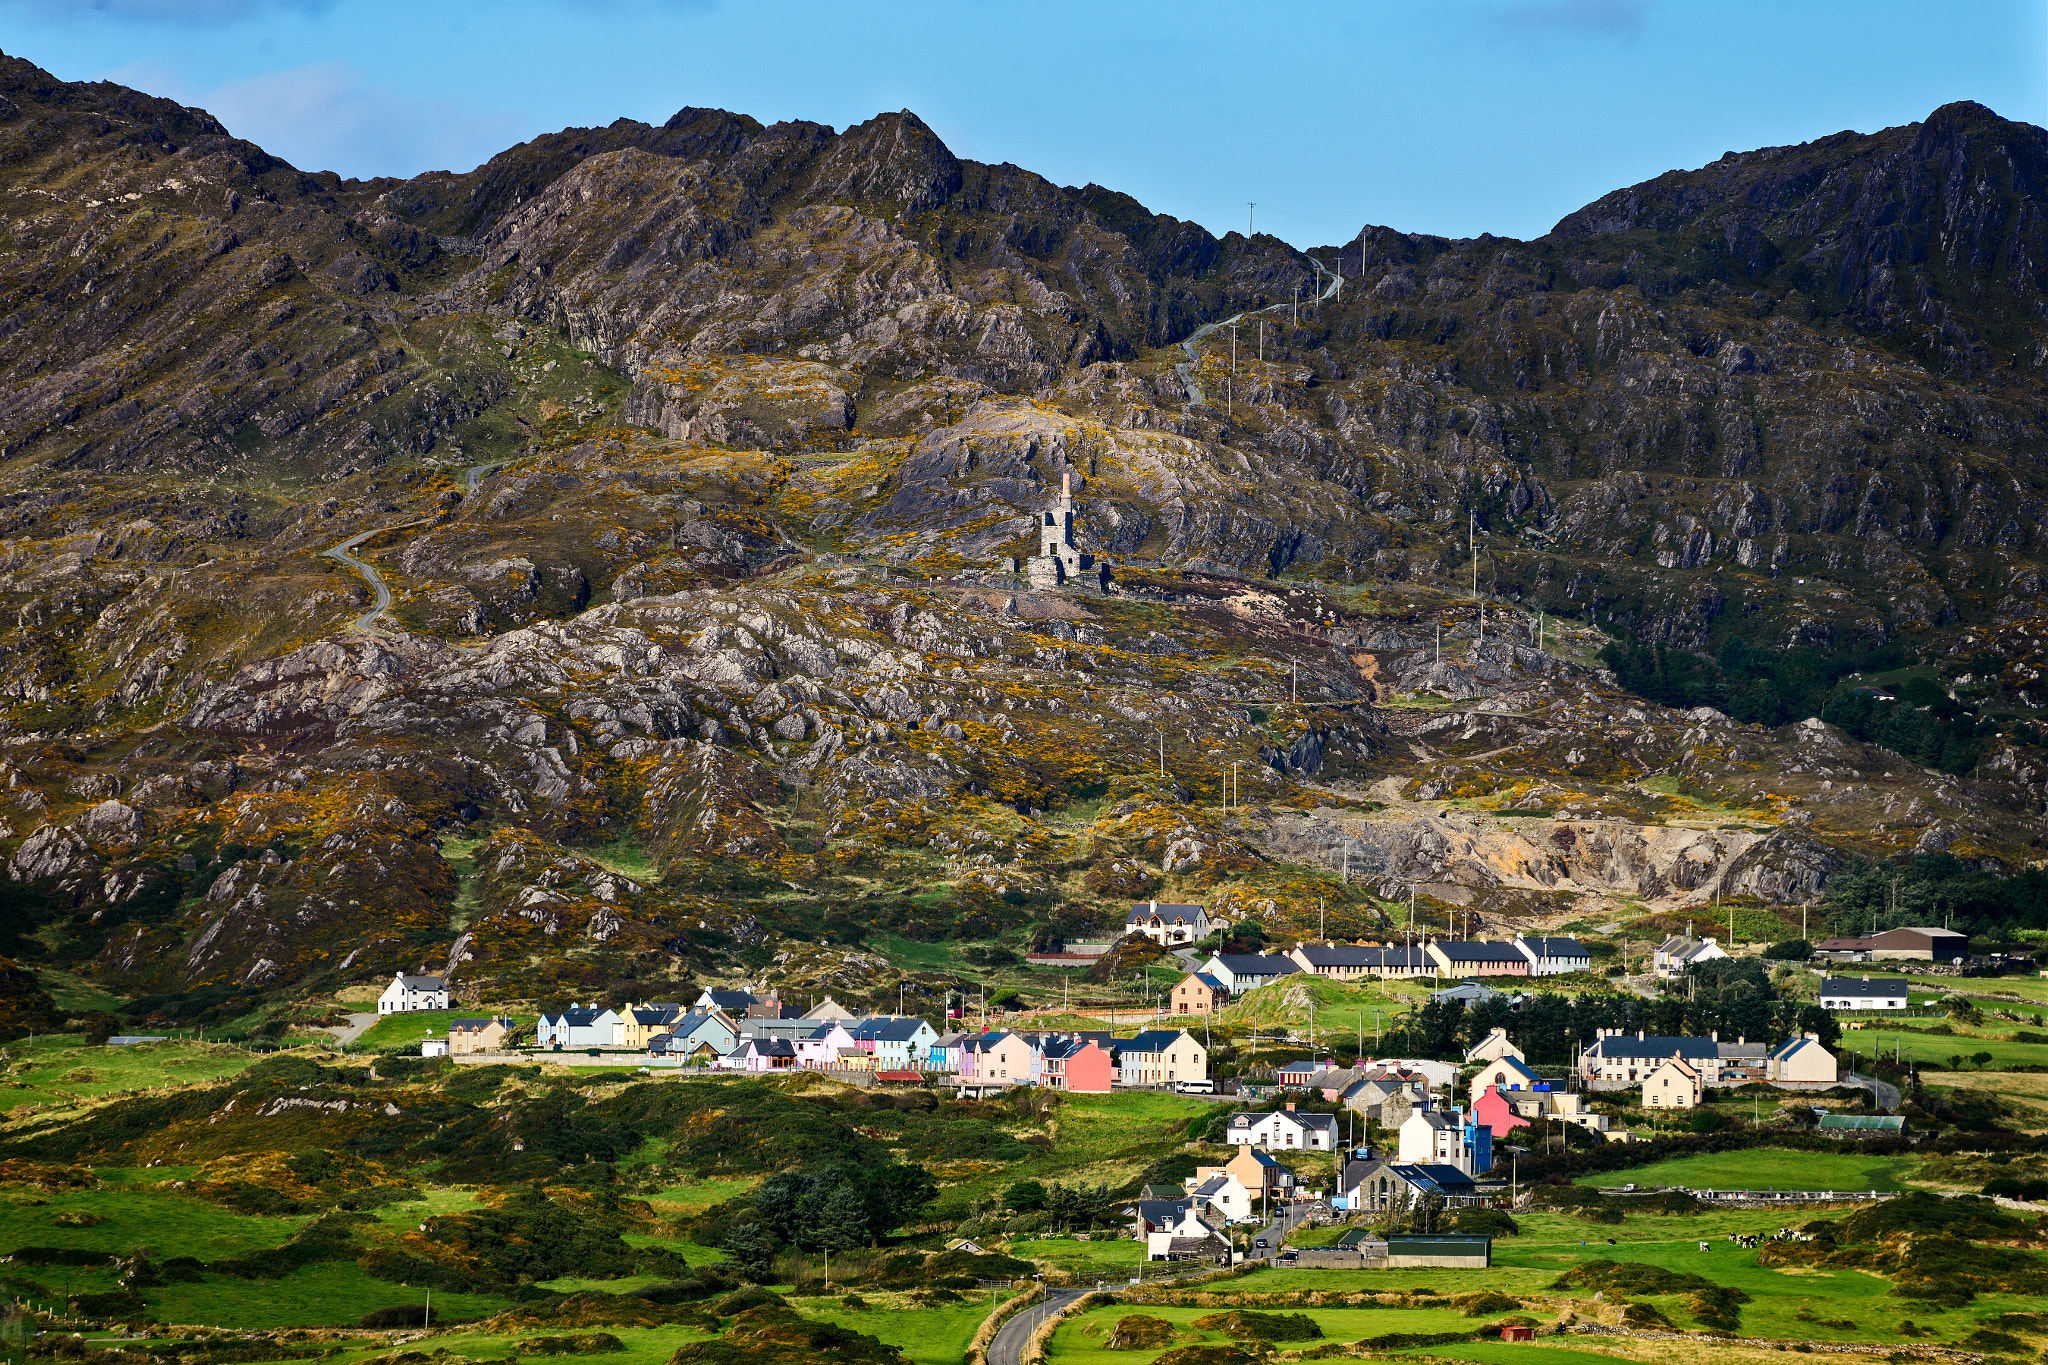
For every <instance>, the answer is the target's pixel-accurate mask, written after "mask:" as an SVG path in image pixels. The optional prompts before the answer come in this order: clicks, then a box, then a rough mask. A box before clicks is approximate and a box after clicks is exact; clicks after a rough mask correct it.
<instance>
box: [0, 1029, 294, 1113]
mask: <svg viewBox="0 0 2048 1365" xmlns="http://www.w3.org/2000/svg"><path fill="white" fill-rule="evenodd" d="M7 1050H8V1051H9V1052H11V1053H13V1054H14V1057H15V1060H14V1061H12V1062H10V1063H8V1064H7V1066H6V1068H5V1070H4V1072H0V1110H6V1109H14V1108H17V1107H18V1106H21V1105H37V1106H68V1105H72V1104H76V1103H77V1102H79V1101H81V1100H97V1099H102V1098H105V1097H107V1096H109V1095H121V1094H126V1093H127V1092H129V1091H134V1090H153V1089H156V1088H158V1087H160V1086H175V1085H191V1084H194V1083H196V1082H202V1081H217V1080H219V1079H221V1078H222V1077H224V1076H232V1075H234V1074H236V1073H237V1072H239V1071H241V1070H243V1069H244V1068H246V1067H249V1066H251V1065H253V1064H255V1063H256V1062H257V1061H259V1060H260V1058H258V1057H257V1055H256V1054H254V1053H250V1052H244V1051H242V1050H241V1049H239V1048H236V1047H232V1046H229V1045H228V1044H225V1043H188V1042H166V1043H141V1044H137V1045H136V1046H133V1047H87V1046H86V1045H85V1042H84V1040H83V1039H81V1038H79V1037H77V1036H75V1035H70V1034H58V1035H51V1036H45V1037H41V1038H37V1039H35V1040H34V1041H33V1043H31V1042H30V1041H29V1040H26V1039H23V1040H20V1041H17V1042H13V1043H10V1044H8V1049H7Z"/></svg>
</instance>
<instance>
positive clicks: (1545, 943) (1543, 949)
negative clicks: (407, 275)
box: [1522, 934, 1593, 958]
mask: <svg viewBox="0 0 2048 1365" xmlns="http://www.w3.org/2000/svg"><path fill="white" fill-rule="evenodd" d="M1522 942H1524V943H1526V944H1528V945H1529V946H1530V947H1531V948H1533V949H1535V950H1536V956H1538V957H1584V958H1590V957H1592V956H1593V954H1592V953H1591V952H1589V951H1587V949H1586V945H1585V944H1583V943H1581V942H1579V941H1578V940H1577V939H1575V938H1542V937H1538V938H1530V937H1529V936H1528V935H1526V934H1524V935H1523V936H1522Z"/></svg>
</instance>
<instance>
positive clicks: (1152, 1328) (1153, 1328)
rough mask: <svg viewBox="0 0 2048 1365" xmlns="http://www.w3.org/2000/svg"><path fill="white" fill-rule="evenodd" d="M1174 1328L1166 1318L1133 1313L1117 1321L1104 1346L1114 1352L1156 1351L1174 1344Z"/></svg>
mask: <svg viewBox="0 0 2048 1365" xmlns="http://www.w3.org/2000/svg"><path fill="white" fill-rule="evenodd" d="M1174 1330H1175V1329H1174V1326H1173V1324H1172V1323H1170V1322H1168V1321H1167V1320H1166V1319H1165V1318H1154V1317H1147V1316H1146V1315H1145V1314H1143V1313H1133V1314H1131V1315H1130V1316H1129V1317H1125V1318H1119V1319H1117V1324H1116V1326H1115V1327H1113V1328H1111V1329H1110V1332H1109V1338H1108V1340H1106V1341H1104V1342H1103V1343H1102V1344H1103V1345H1104V1346H1105V1347H1107V1348H1108V1349H1109V1350H1112V1351H1156V1350H1158V1349H1159V1348H1160V1347H1162V1346H1169V1345H1171V1344H1172V1343H1173V1337H1174Z"/></svg>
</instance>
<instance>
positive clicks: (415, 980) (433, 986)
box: [398, 974, 447, 991]
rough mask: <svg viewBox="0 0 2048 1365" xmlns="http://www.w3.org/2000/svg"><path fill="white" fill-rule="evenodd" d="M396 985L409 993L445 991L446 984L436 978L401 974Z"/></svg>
mask: <svg viewBox="0 0 2048 1365" xmlns="http://www.w3.org/2000/svg"><path fill="white" fill-rule="evenodd" d="M398 984H399V985H401V986H403V987H404V988H405V989H406V990H409V991H439V990H446V989H447V984H446V983H445V982H443V981H442V980H441V978H440V977H438V976H405V975H403V974H401V975H400V976H399V978H398Z"/></svg>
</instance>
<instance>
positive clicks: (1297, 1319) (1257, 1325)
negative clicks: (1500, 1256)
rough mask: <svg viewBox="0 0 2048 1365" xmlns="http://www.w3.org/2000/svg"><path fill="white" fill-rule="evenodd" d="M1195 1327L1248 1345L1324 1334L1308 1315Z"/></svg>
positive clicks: (1213, 1316)
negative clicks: (1255, 1342) (1241, 1340)
mask: <svg viewBox="0 0 2048 1365" xmlns="http://www.w3.org/2000/svg"><path fill="white" fill-rule="evenodd" d="M1516 1306H1517V1307H1520V1305H1519V1304H1518V1305H1516ZM1192 1326H1194V1327H1195V1328H1196V1329H1198V1330H1200V1331H1204V1332H1222V1333H1224V1334H1225V1335H1227V1336H1233V1337H1240V1338H1242V1339H1244V1340H1246V1341H1314V1340H1315V1339H1316V1338H1318V1337H1320V1336H1322V1334H1323V1329H1322V1328H1320V1327H1318V1326H1316V1324H1315V1320H1314V1319H1312V1318H1310V1317H1309V1316H1308V1315H1307V1314H1305V1313H1252V1312H1247V1311H1245V1310H1244V1309H1241V1308H1233V1309H1230V1310H1229V1311H1228V1312H1223V1313H1208V1314H1205V1315H1203V1316H1202V1317H1199V1318H1196V1319H1195V1320H1194V1322H1193V1324H1192Z"/></svg>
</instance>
